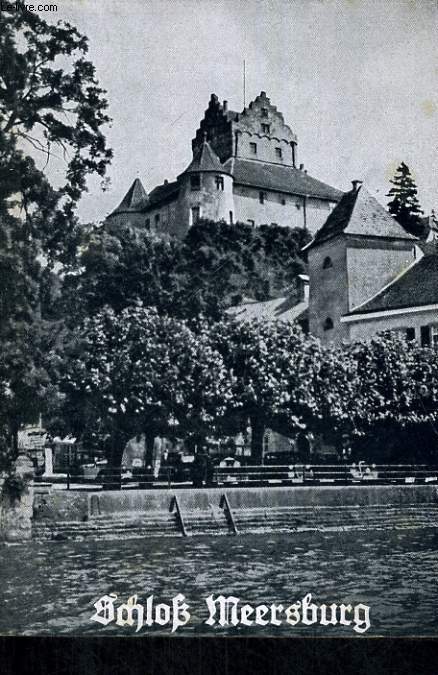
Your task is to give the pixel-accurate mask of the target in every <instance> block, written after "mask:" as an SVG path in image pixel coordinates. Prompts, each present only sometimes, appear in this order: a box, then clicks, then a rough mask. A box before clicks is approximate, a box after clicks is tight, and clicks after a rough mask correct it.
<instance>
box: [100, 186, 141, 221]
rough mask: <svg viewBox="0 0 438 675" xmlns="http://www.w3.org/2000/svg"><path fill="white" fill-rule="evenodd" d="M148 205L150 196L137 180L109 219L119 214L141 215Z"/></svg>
mask: <svg viewBox="0 0 438 675" xmlns="http://www.w3.org/2000/svg"><path fill="white" fill-rule="evenodd" d="M147 203H148V196H147V193H146V190H145V189H144V187H143V185H142V182H141V180H140V179H139V178H136V179H135V181H134V182H133V184H132V185H131V187H130V188H129V190H128V192H127V193H126V195H125V196H124V197H123V199H122V201H121V202H120V204H119V205H118V207H117V208H116V209H114V211H113V212H112V213H110V215H109V217H111V216H115V215H117V214H119V213H139V212H141V211H143V210H144V208H145V207H146V206H147Z"/></svg>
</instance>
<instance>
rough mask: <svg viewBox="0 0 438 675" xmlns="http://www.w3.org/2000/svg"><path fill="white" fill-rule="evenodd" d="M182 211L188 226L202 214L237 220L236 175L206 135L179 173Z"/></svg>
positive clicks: (182, 218) (203, 216)
mask: <svg viewBox="0 0 438 675" xmlns="http://www.w3.org/2000/svg"><path fill="white" fill-rule="evenodd" d="M178 183H179V185H180V191H179V199H178V213H179V218H180V219H181V222H182V223H185V224H186V225H187V227H191V226H192V225H195V224H196V222H197V221H198V220H199V219H200V218H207V219H210V220H215V221H218V220H225V221H226V222H229V223H232V222H234V206H233V204H234V202H233V178H232V176H231V173H230V172H229V171H228V170H227V169H226V168H224V167H223V166H222V164H221V162H220V160H219V157H218V156H217V155H216V153H215V152H214V150H213V149H212V148H211V146H210V144H209V142H208V141H207V138H206V135H205V137H204V140H203V142H202V145H200V146H199V147H198V148H197V149H196V150H195V152H194V156H193V159H192V161H191V163H190V164H189V166H188V167H187V169H186V170H185V171H184V172H183V173H182V174H181V175H180V176H178Z"/></svg>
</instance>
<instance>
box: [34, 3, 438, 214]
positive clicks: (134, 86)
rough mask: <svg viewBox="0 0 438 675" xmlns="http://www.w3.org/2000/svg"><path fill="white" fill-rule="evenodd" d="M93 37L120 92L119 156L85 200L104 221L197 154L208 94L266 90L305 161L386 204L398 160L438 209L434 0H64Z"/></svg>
mask: <svg viewBox="0 0 438 675" xmlns="http://www.w3.org/2000/svg"><path fill="white" fill-rule="evenodd" d="M44 16H45V18H48V19H49V20H50V21H52V20H54V19H55V18H59V19H66V20H68V21H71V22H72V23H74V24H75V25H76V26H77V27H78V29H79V30H80V31H81V32H83V33H85V34H86V35H87V36H88V38H89V43H90V51H89V57H90V59H91V60H92V61H93V63H94V64H95V66H96V69H97V76H98V79H99V81H100V84H101V86H103V87H104V88H105V89H106V90H107V92H108V94H107V95H108V100H109V103H110V108H109V113H110V115H111V117H112V118H113V125H112V128H111V129H109V130H108V133H107V136H108V140H109V144H110V145H111V147H112V148H113V150H114V160H113V163H112V166H111V168H110V171H109V176H110V178H111V189H110V190H109V191H108V192H106V193H102V192H100V190H99V181H97V180H95V181H91V182H90V185H89V187H90V192H89V193H88V194H87V195H85V196H84V197H83V199H82V201H81V204H80V216H81V218H82V220H84V221H90V220H100V219H102V218H104V217H105V215H106V214H107V213H108V212H109V211H111V210H112V209H113V208H114V207H115V206H116V205H117V204H118V203H119V202H120V200H121V199H122V197H123V195H124V194H125V192H126V191H127V189H128V188H129V186H130V184H131V182H132V181H133V180H134V178H135V177H136V176H137V175H138V176H139V177H140V178H141V180H142V181H143V184H144V186H145V188H146V190H147V191H148V192H149V191H150V190H151V189H152V188H153V187H154V186H155V185H156V184H158V183H160V182H162V181H163V180H164V179H165V178H168V179H169V180H173V179H174V178H175V177H176V175H177V174H178V173H180V172H181V171H182V170H184V168H185V166H186V165H187V164H188V163H189V162H190V159H191V139H192V138H193V136H194V134H195V131H196V129H197V127H198V125H199V121H200V120H201V118H202V116H203V112H204V110H205V108H206V107H207V104H208V100H209V97H210V94H211V93H212V92H214V93H216V94H217V95H218V96H219V98H220V99H221V100H223V99H227V100H228V102H229V107H230V108H231V109H233V110H237V111H240V110H241V109H242V107H243V86H242V63H243V60H244V59H245V60H246V64H247V77H246V92H247V95H246V100H247V103H248V102H249V101H250V100H252V99H253V98H254V97H255V96H256V95H257V94H259V93H260V91H261V90H265V91H266V92H267V95H268V96H269V97H270V99H271V102H272V103H273V104H274V105H276V106H277V107H278V109H279V110H280V111H281V112H283V114H284V116H285V120H286V122H287V123H288V124H289V126H290V127H291V128H292V130H293V131H294V133H296V134H297V135H298V161H299V162H304V164H305V166H306V168H307V169H308V172H309V173H310V174H311V175H313V176H315V177H316V178H319V179H321V180H324V181H326V182H328V183H329V184H331V185H334V186H335V187H338V188H340V189H343V190H347V189H349V187H350V181H351V180H352V179H356V178H357V179H363V180H364V181H365V182H366V183H367V185H368V187H369V189H370V190H371V192H372V193H374V194H375V195H376V196H377V197H378V198H379V199H380V201H381V202H382V203H384V204H386V202H387V201H388V200H387V199H386V197H385V193H386V192H387V191H388V189H389V187H390V185H389V183H388V180H389V178H391V177H392V176H393V174H394V170H395V168H396V167H397V165H398V164H399V163H400V161H402V160H403V161H405V162H406V163H407V164H408V165H409V167H410V168H411V169H412V172H413V174H414V176H415V179H416V181H417V184H418V187H419V196H420V201H421V203H422V205H423V207H424V209H425V210H426V211H429V210H430V209H431V208H433V207H435V208H438V170H437V145H438V143H437V140H438V139H437V136H438V132H437V128H438V124H437V121H438V96H437V92H438V87H437V80H438V49H437V44H438V40H437V38H438V3H437V2H436V0H238V1H237V0H173V1H170V0H118V1H116V0H58V13H57V14H56V15H55V14H51V15H49V14H45V15H44Z"/></svg>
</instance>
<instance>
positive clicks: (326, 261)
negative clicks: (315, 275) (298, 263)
mask: <svg viewBox="0 0 438 675" xmlns="http://www.w3.org/2000/svg"><path fill="white" fill-rule="evenodd" d="M330 267H333V261H332V259H331V258H330V256H329V255H328V256H327V257H326V258H324V262H323V263H322V269H323V270H328V269H329V268H330Z"/></svg>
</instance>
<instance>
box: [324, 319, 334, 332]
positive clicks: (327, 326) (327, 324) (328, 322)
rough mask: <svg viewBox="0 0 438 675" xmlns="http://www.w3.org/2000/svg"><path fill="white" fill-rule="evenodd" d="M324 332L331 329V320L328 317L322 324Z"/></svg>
mask: <svg viewBox="0 0 438 675" xmlns="http://www.w3.org/2000/svg"><path fill="white" fill-rule="evenodd" d="M322 327H323V328H324V330H332V329H333V319H331V318H330V317H329V316H328V317H327V318H326V320H325V321H324V323H323V326H322Z"/></svg>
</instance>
